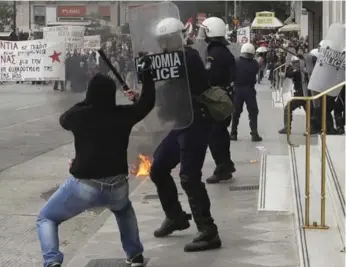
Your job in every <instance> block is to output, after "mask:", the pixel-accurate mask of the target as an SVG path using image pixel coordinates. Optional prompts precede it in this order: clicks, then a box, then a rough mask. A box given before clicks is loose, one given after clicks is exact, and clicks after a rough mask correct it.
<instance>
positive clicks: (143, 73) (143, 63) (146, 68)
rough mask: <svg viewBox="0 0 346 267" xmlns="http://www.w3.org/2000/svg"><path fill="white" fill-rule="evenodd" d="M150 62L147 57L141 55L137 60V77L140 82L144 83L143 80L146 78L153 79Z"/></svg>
mask: <svg viewBox="0 0 346 267" xmlns="http://www.w3.org/2000/svg"><path fill="white" fill-rule="evenodd" d="M151 64H152V61H151V58H150V57H149V56H147V55H143V56H142V57H141V58H140V59H139V60H138V69H137V72H138V77H139V79H140V81H141V82H143V81H144V78H145V77H147V76H150V77H153V69H152V67H151Z"/></svg>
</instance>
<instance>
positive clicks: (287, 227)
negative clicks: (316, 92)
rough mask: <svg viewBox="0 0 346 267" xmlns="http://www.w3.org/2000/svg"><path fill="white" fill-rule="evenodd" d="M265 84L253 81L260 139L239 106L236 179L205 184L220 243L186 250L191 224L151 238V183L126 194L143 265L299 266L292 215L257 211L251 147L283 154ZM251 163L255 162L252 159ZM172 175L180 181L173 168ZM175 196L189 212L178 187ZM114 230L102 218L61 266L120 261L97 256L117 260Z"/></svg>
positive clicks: (154, 220)
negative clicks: (254, 140)
mask: <svg viewBox="0 0 346 267" xmlns="http://www.w3.org/2000/svg"><path fill="white" fill-rule="evenodd" d="M268 88H269V86H268V83H267V82H266V81H264V82H263V84H262V85H258V86H257V91H258V94H257V96H258V104H259V108H260V115H259V131H260V134H261V135H262V136H263V142H261V143H251V141H250V135H249V132H250V130H249V127H248V120H247V112H246V111H244V113H243V115H242V118H241V124H240V127H239V136H238V138H239V141H237V142H234V143H232V146H231V151H232V155H233V160H234V161H235V163H236V168H237V172H236V173H235V178H234V179H233V180H232V181H231V182H228V183H221V184H217V185H208V186H207V189H208V192H209V194H210V198H211V201H212V213H213V216H214V218H215V220H216V222H217V224H218V226H219V230H220V235H221V238H222V241H223V248H222V249H220V250H215V251H208V252H203V253H191V254H187V253H184V252H183V245H184V244H185V243H186V242H189V241H190V240H191V239H192V238H193V236H194V234H195V233H196V228H195V226H194V225H192V226H191V228H190V229H188V230H186V231H184V232H180V233H177V234H174V235H172V236H171V237H168V238H164V239H155V238H154V237H153V235H152V233H153V231H154V230H155V229H156V228H157V227H158V226H159V225H160V224H161V222H162V217H163V213H162V210H161V207H160V203H159V201H158V199H157V195H156V191H155V188H154V186H153V184H152V183H151V182H150V181H149V180H146V181H144V182H143V183H142V184H141V185H140V186H139V187H137V189H136V191H135V192H133V194H132V196H131V198H132V201H133V205H134V208H135V210H136V213H137V217H138V221H139V226H140V234H141V238H142V241H143V244H144V246H145V256H146V257H148V258H149V264H148V266H153V267H158V266H167V267H177V266H203V267H212V266H215V267H223V266H225V267H226V266H227V267H230V266H231V267H262V266H265V267H279V266H280V267H298V266H299V262H298V256H297V249H296V244H295V237H294V228H293V222H292V214H279V213H276V214H273V213H271V214H266V213H260V214H258V212H257V195H258V191H257V190H256V188H257V187H258V180H259V173H260V170H259V169H260V168H259V162H258V160H259V153H258V150H257V148H256V147H258V146H262V147H265V148H266V150H267V151H268V153H269V154H271V155H278V156H281V155H283V156H287V155H288V150H287V144H286V137H285V136H280V135H278V134H277V130H278V129H279V128H281V126H282V115H283V114H282V111H281V110H280V109H274V108H272V103H271V92H270V90H269V89H268ZM254 162H255V163H254ZM213 169H214V163H213V160H212V158H211V155H210V153H208V154H207V157H206V161H205V165H204V168H203V175H204V177H208V176H209V175H211V173H212V171H213ZM173 176H174V177H175V178H176V182H177V185H179V179H178V169H177V170H175V171H174V174H173ZM179 191H180V193H181V195H180V200H181V202H182V204H183V206H184V207H185V210H186V211H189V208H188V204H187V199H186V197H185V194H184V193H183V191H182V189H181V188H180V187H179ZM123 258H124V253H123V251H122V249H121V244H120V237H119V232H118V229H117V226H116V223H115V220H114V218H113V217H112V216H111V217H109V218H108V219H107V221H106V223H105V224H104V225H103V226H102V227H101V228H100V229H99V231H97V233H96V234H94V235H93V236H92V237H91V238H90V239H89V240H88V241H87V242H86V243H85V245H84V247H82V248H81V249H80V250H79V251H78V253H76V255H75V257H74V258H73V259H72V261H70V262H69V263H68V264H67V265H66V266H68V267H76V266H81V267H84V266H87V267H92V266H95V267H96V266H99V267H101V266H123V265H116V261H115V260H114V261H113V265H112V264H111V263H112V261H109V262H108V264H107V263H103V264H102V261H100V259H117V260H120V262H122V260H123Z"/></svg>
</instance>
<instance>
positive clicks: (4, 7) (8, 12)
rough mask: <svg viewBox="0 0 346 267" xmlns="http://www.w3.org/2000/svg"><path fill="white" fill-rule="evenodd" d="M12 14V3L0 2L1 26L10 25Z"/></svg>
mask: <svg viewBox="0 0 346 267" xmlns="http://www.w3.org/2000/svg"><path fill="white" fill-rule="evenodd" d="M13 16H14V10H13V4H11V3H9V2H0V24H2V25H3V27H4V26H9V25H11V22H12V21H13Z"/></svg>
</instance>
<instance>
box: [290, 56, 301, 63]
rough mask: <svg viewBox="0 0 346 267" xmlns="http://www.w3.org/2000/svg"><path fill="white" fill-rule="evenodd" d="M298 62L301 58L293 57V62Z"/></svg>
mask: <svg viewBox="0 0 346 267" xmlns="http://www.w3.org/2000/svg"><path fill="white" fill-rule="evenodd" d="M297 61H299V58H298V57H296V56H293V57H292V58H291V62H297Z"/></svg>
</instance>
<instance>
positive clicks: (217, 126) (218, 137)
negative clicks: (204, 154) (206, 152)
mask: <svg viewBox="0 0 346 267" xmlns="http://www.w3.org/2000/svg"><path fill="white" fill-rule="evenodd" d="M230 124H231V117H229V118H227V119H226V120H224V121H221V122H215V123H214V124H213V127H212V132H211V136H210V141H209V149H210V152H211V155H212V156H213V159H214V161H215V164H216V166H219V165H228V166H234V163H233V161H232V160H231V151H230V145H231V139H230V136H229V133H228V127H229V125H230Z"/></svg>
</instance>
